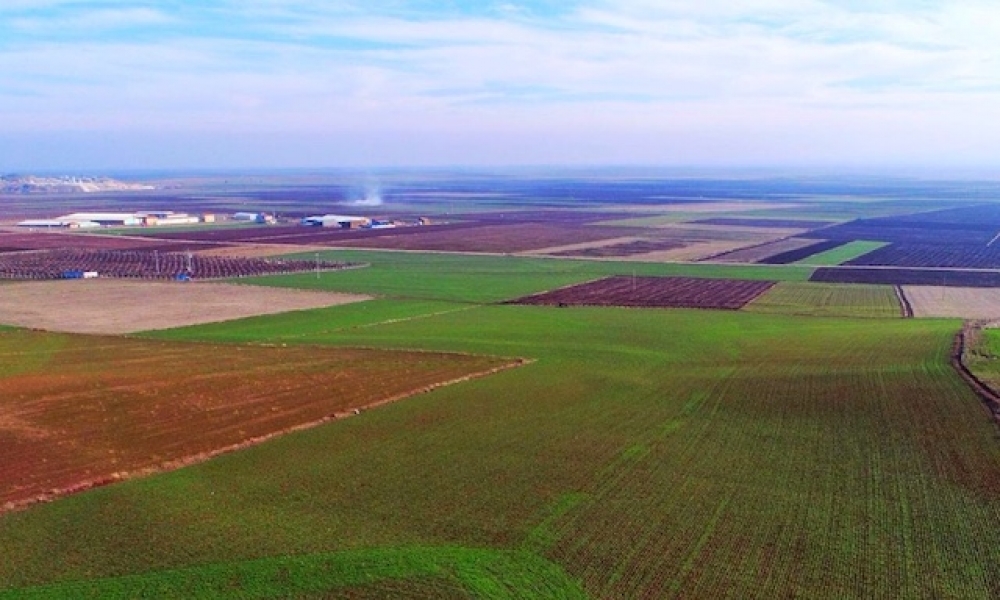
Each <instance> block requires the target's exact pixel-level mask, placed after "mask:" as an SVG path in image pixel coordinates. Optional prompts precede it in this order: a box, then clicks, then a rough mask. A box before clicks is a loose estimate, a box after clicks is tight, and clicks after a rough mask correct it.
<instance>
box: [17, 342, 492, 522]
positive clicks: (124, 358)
mask: <svg viewBox="0 0 1000 600" xmlns="http://www.w3.org/2000/svg"><path fill="white" fill-rule="evenodd" d="M0 352H2V353H3V355H4V356H5V359H4V361H5V362H4V366H3V369H2V373H3V375H4V376H3V377H2V378H0V455H2V456H3V460H2V461H0V506H5V507H6V508H12V507H13V506H14V505H16V504H18V503H24V502H30V501H31V500H33V499H37V498H40V497H47V496H52V495H58V494H60V493H65V492H71V491H75V490H78V489H85V488H87V487H91V486H93V485H100V484H104V483H109V482H111V481H114V480H117V479H119V478H122V477H123V476H127V475H129V474H136V473H140V474H141V473H143V472H145V471H147V470H156V469H161V468H164V467H167V468H169V467H172V466H174V467H175V466H180V465H181V464H184V463H186V462H190V461H192V460H197V459H199V458H204V457H206V456H207V455H211V454H212V453H217V452H218V451H220V450H227V449H234V448H235V447H238V446H241V445H245V444H247V443H248V442H252V441H254V440H258V439H260V438H262V437H267V436H272V435H274V434H278V433H281V432H284V431H287V430H289V429H292V428H296V427H301V426H304V425H309V424H314V423H316V422H317V421H322V420H324V419H329V418H336V417H337V416H347V415H348V414H351V413H353V411H354V409H360V408H364V407H366V406H371V405H374V404H378V403H384V402H387V401H390V400H392V399H397V398H400V397H403V396H406V395H409V394H412V393H415V392H417V391H422V390H424V389H426V388H428V387H430V386H435V385H437V384H441V383H442V382H447V381H452V380H456V379H460V378H464V377H468V376H470V375H472V374H477V373H485V372H489V371H491V370H493V369H496V368H498V367H501V366H503V365H505V364H509V363H510V361H504V360H501V359H496V358H486V357H475V356H466V355H457V354H440V353H430V352H421V353H408V352H395V351H379V350H353V349H339V350H338V349H331V348H314V347H299V348H265V347H247V346H232V345H228V346H227V345H217V344H178V343H169V342H168V343H165V342H153V341H141V340H129V339H123V338H111V337H108V338H103V337H93V336H71V335H64V334H45V333H39V332H30V331H8V332H4V333H0ZM69 398H72V401H71V402H70V401H67V399H69Z"/></svg>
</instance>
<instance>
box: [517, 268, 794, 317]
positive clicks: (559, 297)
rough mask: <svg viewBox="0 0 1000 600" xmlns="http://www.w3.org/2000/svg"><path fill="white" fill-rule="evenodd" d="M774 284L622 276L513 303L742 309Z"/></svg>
mask: <svg viewBox="0 0 1000 600" xmlns="http://www.w3.org/2000/svg"><path fill="white" fill-rule="evenodd" d="M774 284H775V282H774V281H748V280H742V279H698V278H695V277H627V276H618V277H608V278H606V279H599V280H597V281H591V282H589V283H584V284H580V285H574V286H570V287H565V288H561V289H558V290H553V291H551V292H544V293H541V294H535V295H532V296H525V297H524V298H519V299H517V300H513V301H511V304H536V305H537V304H542V305H555V306H576V305H586V306H637V307H673V308H720V309H732V310H738V309H740V308H743V306H745V305H746V304H747V303H749V302H750V301H751V300H753V299H754V298H756V297H757V296H760V295H761V294H763V293H764V292H766V291H767V290H769V289H771V287H772V286H773V285H774Z"/></svg>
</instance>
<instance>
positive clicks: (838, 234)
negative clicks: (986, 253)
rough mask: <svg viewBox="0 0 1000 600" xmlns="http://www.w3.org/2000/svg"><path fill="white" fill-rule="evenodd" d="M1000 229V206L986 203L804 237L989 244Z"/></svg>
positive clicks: (859, 222)
mask: <svg viewBox="0 0 1000 600" xmlns="http://www.w3.org/2000/svg"><path fill="white" fill-rule="evenodd" d="M998 232H1000V205H997V204H983V205H978V206H967V207H962V208H950V209H946V210H937V211H932V212H923V213H916V214H909V215H897V216H891V217H879V218H873V219H859V220H857V221H851V222H849V223H843V224H841V225H835V226H833V227H826V228H824V229H822V230H821V231H814V232H811V233H808V234H804V237H821V238H823V239H830V240H844V241H853V240H871V241H882V242H893V243H903V244H932V245H937V244H946V245H963V246H964V245H969V246H983V245H986V244H987V243H988V242H989V241H990V240H991V239H993V237H994V236H995V235H997V233H998Z"/></svg>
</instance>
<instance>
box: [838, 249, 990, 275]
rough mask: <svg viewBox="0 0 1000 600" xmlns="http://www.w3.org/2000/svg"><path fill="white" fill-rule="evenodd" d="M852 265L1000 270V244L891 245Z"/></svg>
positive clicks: (865, 256) (853, 262)
mask: <svg viewBox="0 0 1000 600" xmlns="http://www.w3.org/2000/svg"><path fill="white" fill-rule="evenodd" d="M845 264H848V265H859V266H891V267H950V268H956V269H1000V244H994V245H992V246H974V245H961V246H959V245H951V244H949V245H944V244H935V245H921V244H890V245H888V246H884V247H882V248H879V249H878V250H875V251H873V252H869V253H868V254H865V255H864V256H860V257H858V258H855V259H853V260H850V261H848V262H847V263H845Z"/></svg>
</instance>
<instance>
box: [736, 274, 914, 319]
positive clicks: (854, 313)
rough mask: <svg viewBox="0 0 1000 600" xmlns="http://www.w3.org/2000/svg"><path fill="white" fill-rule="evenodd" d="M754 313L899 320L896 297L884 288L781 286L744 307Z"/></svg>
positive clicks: (815, 285)
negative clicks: (897, 318)
mask: <svg viewBox="0 0 1000 600" xmlns="http://www.w3.org/2000/svg"><path fill="white" fill-rule="evenodd" d="M745 310H747V311H750V312H757V313H769V314H792V315H809V316H825V317H833V316H837V317H886V318H892V317H900V316H902V314H903V313H902V309H901V307H900V301H899V297H898V296H897V295H896V293H895V290H894V289H893V288H892V286H888V285H836V284H823V283H804V282H782V283H779V284H778V285H776V286H774V287H773V288H771V289H770V290H768V291H767V293H765V294H762V295H761V296H760V297H758V298H757V299H756V300H754V301H753V302H751V303H750V304H748V305H747V306H746V308H745Z"/></svg>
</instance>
